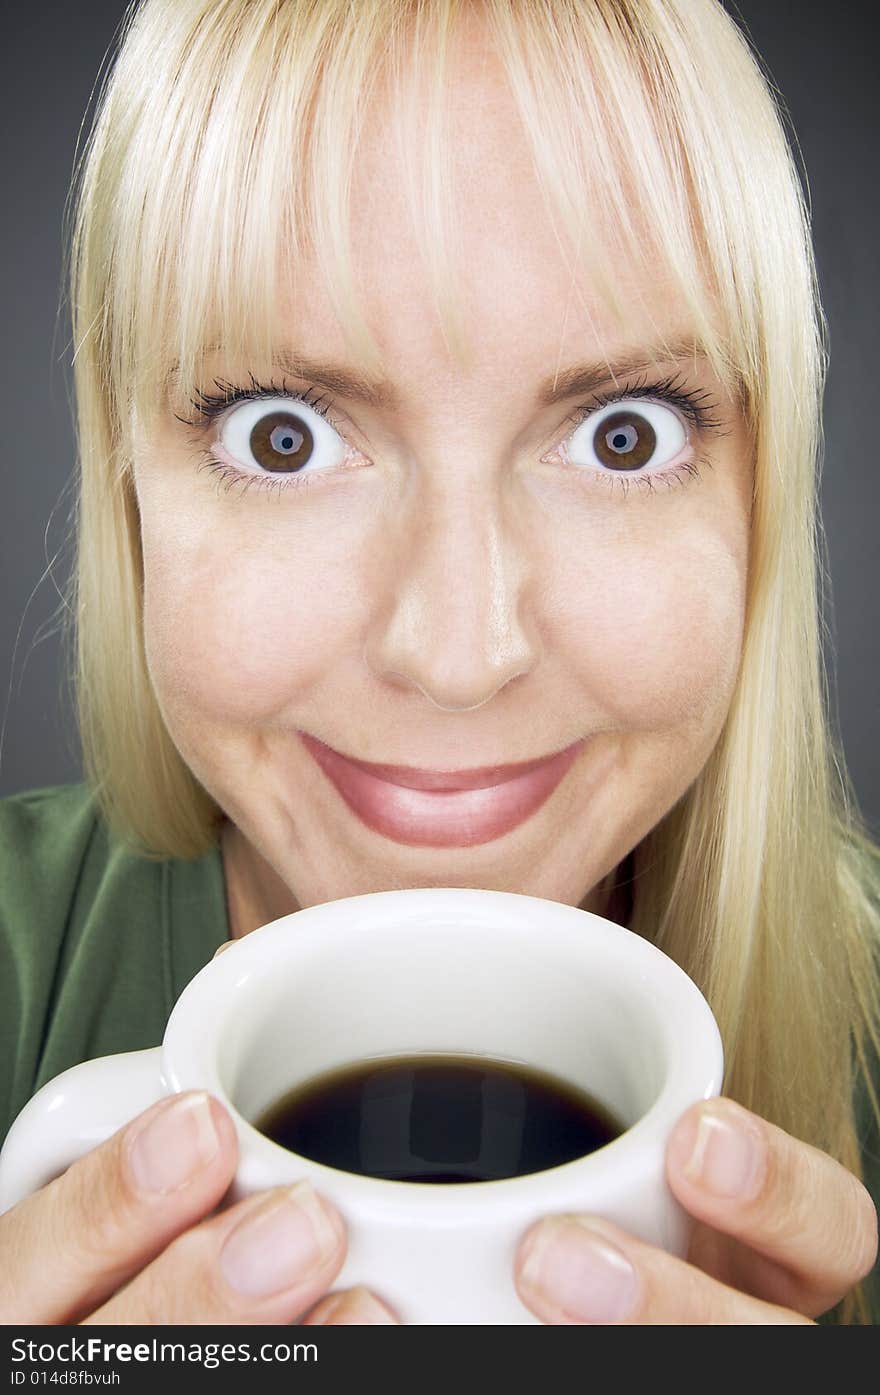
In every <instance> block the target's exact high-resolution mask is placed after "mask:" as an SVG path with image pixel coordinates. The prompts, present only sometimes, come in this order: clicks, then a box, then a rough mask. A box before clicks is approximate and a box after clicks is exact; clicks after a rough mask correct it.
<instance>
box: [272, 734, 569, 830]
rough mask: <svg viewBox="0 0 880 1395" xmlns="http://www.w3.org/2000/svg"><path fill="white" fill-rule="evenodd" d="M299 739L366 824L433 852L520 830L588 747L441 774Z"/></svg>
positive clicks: (441, 772) (436, 771) (309, 738)
mask: <svg viewBox="0 0 880 1395" xmlns="http://www.w3.org/2000/svg"><path fill="white" fill-rule="evenodd" d="M299 735H300V737H301V739H302V742H303V744H304V746H305V747H306V750H307V751H309V752H310V754H311V755H312V756H313V757H314V758H315V760H316V762H317V764H318V765H319V766H320V767H321V769H322V770H323V772H324V774H325V775H326V776H327V778H328V779H329V780H330V781H331V782H332V784H333V785H334V786H335V787H336V789H337V791H338V792H339V794H340V795H341V796H342V798H343V799H344V800H345V802H346V804H347V805H348V807H349V809H351V810H352V812H353V813H355V814H357V816H358V818H359V819H360V820H361V822H362V823H364V824H366V826H367V827H368V828H371V829H372V830H373V831H374V832H375V833H381V834H383V835H384V836H385V837H386V838H391V839H393V840H394V842H396V843H406V844H408V845H410V846H413V847H433V848H468V847H475V846H477V845H478V844H479V843H489V842H491V841H492V840H493V839H494V838H500V837H501V836H502V835H503V834H505V833H509V832H511V830H512V829H514V828H517V827H518V826H519V825H520V824H521V823H524V822H525V820H526V819H527V818H530V817H531V815H532V814H534V813H535V812H536V811H537V810H538V809H539V808H540V807H541V805H542V804H543V803H544V802H545V801H546V800H547V799H549V798H550V795H551V794H552V793H553V791H554V790H555V789H556V786H557V785H558V784H559V782H560V781H561V779H562V777H563V775H564V774H565V773H566V771H567V770H568V768H569V766H570V765H571V764H572V762H573V761H574V760H575V758H576V756H577V755H578V754H579V752H580V750H581V748H582V747H583V745H584V742H585V740H586V738H581V739H580V740H579V741H575V742H574V743H573V744H572V745H571V746H566V747H565V749H564V750H562V751H557V752H556V753H555V754H554V755H552V756H547V757H544V758H542V759H539V760H531V761H523V762H521V763H520V764H519V765H493V766H483V767H482V768H481V769H479V770H447V771H439V770H419V769H417V768H415V767H414V766H406V765H378V764H374V763H373V762H371V761H361V760H354V759H352V757H350V756H343V755H340V753H339V752H338V751H334V750H333V748H332V746H327V745H325V744H324V742H323V741H318V740H317V739H316V738H315V737H313V736H309V735H308V734H307V733H306V732H300V733H299Z"/></svg>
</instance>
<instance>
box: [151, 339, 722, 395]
mask: <svg viewBox="0 0 880 1395" xmlns="http://www.w3.org/2000/svg"><path fill="white" fill-rule="evenodd" d="M706 358H708V354H707V352H706V349H705V348H704V347H703V345H702V344H701V343H700V342H699V341H698V340H695V339H694V337H693V336H690V337H689V338H687V337H685V338H678V339H675V340H674V341H673V342H672V343H666V344H661V345H657V346H656V348H653V349H634V350H630V351H629V352H628V353H625V354H624V355H622V356H621V357H620V358H619V359H617V360H616V361H615V362H614V363H612V362H610V360H608V359H598V360H596V361H595V362H593V363H579V364H574V365H572V366H571V367H570V368H565V369H561V370H560V371H559V372H557V373H554V374H553V375H552V376H551V377H548V378H545V379H544V381H543V382H542V384H541V386H540V387H539V388H538V393H537V399H536V400H537V403H538V406H540V407H552V406H553V405H554V404H555V403H557V402H562V401H564V400H565V399H566V398H568V397H578V396H581V395H583V394H585V393H590V392H593V391H595V389H596V388H599V387H602V386H603V385H604V384H606V383H609V382H616V381H617V380H618V379H620V378H630V377H633V376H634V375H635V374H639V373H644V372H646V371H648V370H651V369H654V368H657V367H658V366H660V365H663V364H671V363H684V362H686V361H688V360H691V361H696V360H698V359H706ZM272 362H273V366H274V367H277V368H280V369H281V370H282V371H283V372H285V373H290V374H291V375H292V376H294V377H297V378H305V379H307V380H308V381H309V382H311V383H314V384H315V385H316V386H318V387H322V388H326V389H327V390H328V391H329V392H333V393H336V394H338V396H340V397H345V398H347V399H349V400H350V401H353V402H365V403H367V404H368V405H369V406H371V407H379V408H386V409H392V410H393V409H396V408H398V407H399V405H400V398H399V396H398V393H397V392H396V390H395V388H394V386H393V385H392V383H391V382H389V381H388V380H387V379H380V380H376V379H372V378H367V377H365V376H363V375H362V374H359V373H353V372H352V371H351V370H350V369H348V368H343V367H342V365H341V364H337V363H327V362H322V361H321V360H319V359H313V358H309V357H307V356H306V355H305V354H300V353H297V352H295V351H293V350H289V349H280V350H278V351H277V352H275V353H274V354H273V355H272ZM174 371H175V370H173V369H172V372H171V374H169V378H171V377H173V376H174Z"/></svg>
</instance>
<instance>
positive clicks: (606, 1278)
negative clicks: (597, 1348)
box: [515, 1216, 813, 1326]
mask: <svg viewBox="0 0 880 1395" xmlns="http://www.w3.org/2000/svg"><path fill="white" fill-rule="evenodd" d="M515 1280H516V1287H517V1291H518V1293H519V1295H520V1297H521V1298H522V1300H523V1302H524V1303H525V1304H526V1306H527V1307H528V1308H529V1309H530V1310H531V1311H532V1312H533V1313H534V1314H535V1316H536V1317H539V1318H540V1319H541V1320H542V1322H547V1323H552V1324H555V1325H559V1326H575V1325H581V1326H588V1325H589V1326H596V1325H617V1326H662V1325H669V1324H676V1325H683V1326H701V1325H705V1326H734V1325H736V1326H742V1325H771V1326H784V1325H792V1326H804V1325H806V1326H813V1324H812V1323H810V1321H809V1319H808V1318H805V1317H802V1316H801V1315H800V1314H799V1313H796V1312H793V1311H791V1310H789V1309H786V1308H781V1307H778V1306H777V1305H775V1304H772V1303H764V1302H763V1301H762V1300H761V1299H758V1298H751V1297H749V1296H748V1295H747V1294H744V1293H740V1292H738V1291H737V1290H736V1289H733V1288H728V1287H727V1286H726V1285H725V1284H722V1283H719V1282H718V1280H717V1279H713V1278H710V1276H709V1275H708V1274H704V1273H703V1271H702V1270H700V1269H695V1268H694V1267H693V1266H692V1265H690V1264H687V1263H686V1262H685V1261H684V1260H682V1259H678V1258H676V1257H675V1256H674V1255H669V1254H666V1252H665V1251H664V1250H657V1249H654V1248H653V1247H652V1246H651V1245H645V1244H644V1243H643V1242H642V1241H640V1240H636V1239H634V1237H633V1236H631V1235H628V1234H627V1233H626V1231H624V1230H622V1229H621V1228H620V1227H619V1226H616V1225H612V1224H611V1223H610V1222H609V1221H602V1220H599V1219H598V1218H595V1217H593V1216H553V1217H548V1218H547V1219H545V1220H543V1221H540V1222H539V1223H538V1224H537V1225H535V1226H532V1228H531V1229H530V1230H529V1231H528V1232H527V1234H526V1237H525V1240H524V1242H523V1244H522V1245H521V1246H520V1248H519V1250H518V1252H517V1260H516V1269H515Z"/></svg>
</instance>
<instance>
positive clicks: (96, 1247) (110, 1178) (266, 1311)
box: [0, 1091, 395, 1325]
mask: <svg viewBox="0 0 880 1395" xmlns="http://www.w3.org/2000/svg"><path fill="white" fill-rule="evenodd" d="M237 1156H238V1148H237V1140H236V1135H235V1128H234V1126H233V1123H232V1120H231V1119H230V1117H229V1115H228V1114H227V1112H226V1110H225V1109H224V1108H223V1106H222V1105H221V1104H219V1103H218V1101H217V1100H215V1099H214V1098H213V1097H212V1096H210V1095H208V1094H206V1093H205V1092H203V1091H190V1092H188V1093H186V1094H183V1095H175V1096H172V1097H170V1098H169V1099H164V1100H160V1101H159V1103H158V1104H154V1105H152V1106H151V1107H150V1108H149V1109H147V1110H145V1111H144V1113H143V1114H140V1115H138V1116H137V1118H136V1119H134V1120H132V1121H131V1123H129V1124H127V1125H126V1126H125V1128H123V1129H120V1130H119V1132H118V1133H116V1134H114V1135H113V1137H112V1138H110V1139H108V1140H107V1142H106V1143H104V1144H102V1145H101V1146H100V1147H98V1148H95V1149H94V1150H93V1151H92V1152H90V1153H87V1154H86V1155H85V1156H84V1157H82V1158H80V1159H78V1161H77V1162H75V1163H74V1164H73V1165H72V1166H71V1167H70V1168H68V1170H67V1171H66V1172H65V1173H64V1174H63V1175H62V1176H61V1177H58V1178H56V1179H55V1181H54V1182H50V1183H49V1185H48V1186H46V1187H43V1188H42V1189H41V1190H40V1191H38V1192H36V1193H35V1194H34V1195H33V1196H30V1197H27V1198H26V1199H25V1200H24V1201H22V1202H20V1203H19V1204H18V1205H17V1206H14V1207H12V1209H11V1210H10V1211H7V1212H6V1213H5V1214H4V1215H2V1216H0V1323H4V1324H10V1323H12V1324H16V1323H23V1324H31V1323H38V1324H43V1323H54V1324H59V1323H83V1324H89V1323H145V1324H165V1323H175V1324H180V1323H197V1324H206V1325H214V1324H221V1323H223V1324H244V1323H259V1324H263V1323H276V1324H280V1323H285V1324H286V1323H295V1322H302V1321H307V1322H309V1323H313V1324H315V1325H318V1324H326V1325H331V1324H332V1325H342V1324H366V1323H382V1322H385V1323H391V1322H394V1321H395V1319H394V1317H393V1315H392V1314H391V1313H390V1312H389V1311H388V1310H387V1309H385V1308H384V1307H383V1306H382V1305H381V1304H380V1303H379V1302H378V1301H377V1300H376V1299H374V1298H373V1297H372V1296H371V1295H370V1294H369V1293H368V1292H367V1290H366V1289H363V1288H357V1289H352V1290H350V1291H348V1292H347V1293H334V1294H332V1295H330V1296H329V1297H327V1298H324V1297H323V1295H324V1294H326V1291H327V1289H329V1287H330V1285H331V1284H332V1282H333V1280H334V1278H335V1277H336V1275H337V1274H338V1272H339V1270H340V1268H341V1266H342V1262H343V1259H344V1257H345V1229H344V1226H343V1222H342V1219H341V1217H340V1215H339V1213H338V1212H337V1211H336V1210H335V1209H334V1208H333V1207H332V1206H331V1205H330V1204H329V1202H327V1201H325V1200H324V1199H323V1198H321V1197H319V1196H318V1195H317V1194H316V1193H315V1192H314V1191H313V1190H312V1188H311V1186H310V1185H309V1184H308V1183H307V1182H298V1183H297V1184H296V1186H294V1187H276V1188H273V1189H272V1190H271V1191H266V1192H262V1193H260V1194H259V1195H258V1196H251V1197H247V1198H246V1199H245V1200H244V1201H240V1202H238V1203H237V1204H236V1205H235V1206H231V1207H229V1209H228V1210H225V1211H221V1212H220V1213H218V1214H217V1215H210V1213H211V1212H212V1210H213V1208H214V1207H216V1206H217V1205H218V1203H219V1202H220V1200H221V1199H222V1197H223V1195H224V1193H225V1192H226V1190H227V1188H228V1186H229V1184H230V1182H231V1181H232V1177H233V1175H234V1173H235V1167H236V1161H237ZM205 1217H209V1219H204V1218H205ZM319 1299H321V1300H322V1301H321V1302H320V1303H318V1306H317V1308H316V1309H315V1310H314V1311H313V1312H312V1313H311V1315H310V1316H309V1317H308V1318H307V1319H303V1317H302V1315H303V1314H304V1313H305V1312H306V1311H307V1310H308V1309H309V1308H310V1307H311V1305H312V1304H314V1303H316V1302H317V1300H319Z"/></svg>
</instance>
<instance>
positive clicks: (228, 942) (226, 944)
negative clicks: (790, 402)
mask: <svg viewBox="0 0 880 1395" xmlns="http://www.w3.org/2000/svg"><path fill="white" fill-rule="evenodd" d="M234 944H235V940H224V941H223V943H222V945H218V946H217V948H216V949H215V950H214V953H213V954H212V955H211V958H212V959H216V958H217V956H218V954H222V953H223V952H224V950H227V949H231V948H232V946H233V945H234Z"/></svg>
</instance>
